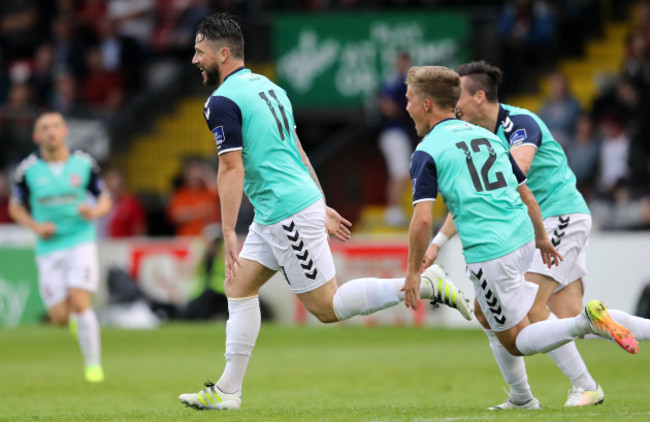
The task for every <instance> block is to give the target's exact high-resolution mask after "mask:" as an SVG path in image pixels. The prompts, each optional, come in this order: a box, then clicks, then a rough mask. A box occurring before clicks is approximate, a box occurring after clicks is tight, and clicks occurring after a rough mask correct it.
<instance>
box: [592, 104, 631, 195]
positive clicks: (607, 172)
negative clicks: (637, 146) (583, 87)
mask: <svg viewBox="0 0 650 422" xmlns="http://www.w3.org/2000/svg"><path fill="white" fill-rule="evenodd" d="M600 129H601V131H602V132H603V136H604V137H603V143H602V148H601V151H600V165H599V167H600V175H599V178H598V187H599V189H600V191H601V192H602V193H604V194H606V195H613V194H614V193H615V192H614V191H615V188H616V187H617V186H618V185H619V184H620V182H621V181H623V180H625V179H626V178H627V177H628V175H629V168H628V152H629V149H630V138H629V137H628V135H627V133H626V130H625V126H624V125H623V122H622V121H621V118H620V117H619V116H617V115H615V114H608V115H606V116H604V117H603V119H602V120H601V122H600Z"/></svg>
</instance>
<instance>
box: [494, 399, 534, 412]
mask: <svg viewBox="0 0 650 422" xmlns="http://www.w3.org/2000/svg"><path fill="white" fill-rule="evenodd" d="M541 409H542V405H541V404H540V403H539V400H537V399H536V398H535V397H533V398H532V399H530V400H528V401H527V402H526V403H524V404H515V403H513V402H512V401H510V398H508V400H506V401H504V402H503V403H501V404H497V405H496V406H490V407H488V410H541Z"/></svg>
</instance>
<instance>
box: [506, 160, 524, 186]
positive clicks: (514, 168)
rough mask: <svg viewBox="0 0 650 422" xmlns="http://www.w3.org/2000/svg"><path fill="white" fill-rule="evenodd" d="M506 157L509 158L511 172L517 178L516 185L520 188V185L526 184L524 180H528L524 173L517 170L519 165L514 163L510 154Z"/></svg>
mask: <svg viewBox="0 0 650 422" xmlns="http://www.w3.org/2000/svg"><path fill="white" fill-rule="evenodd" d="M508 157H509V158H510V164H512V172H513V173H514V174H515V177H516V178H517V184H518V185H519V186H521V185H522V184H524V183H526V180H528V179H527V178H526V175H525V174H524V172H523V171H521V169H520V168H519V165H518V164H517V162H516V161H515V158H514V157H513V156H512V154H510V153H508Z"/></svg>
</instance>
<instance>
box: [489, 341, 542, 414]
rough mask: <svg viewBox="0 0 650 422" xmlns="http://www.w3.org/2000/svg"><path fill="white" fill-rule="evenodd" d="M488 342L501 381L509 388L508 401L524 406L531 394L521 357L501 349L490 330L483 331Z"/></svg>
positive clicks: (531, 396) (531, 397) (499, 343)
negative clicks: (499, 372)
mask: <svg viewBox="0 0 650 422" xmlns="http://www.w3.org/2000/svg"><path fill="white" fill-rule="evenodd" d="M484 331H485V334H487V336H488V340H489V341H490V348H491V349H492V354H493V355H494V359H495V360H496V361H497V365H498V366H499V369H500V370H501V375H503V379H504V380H505V381H506V382H507V383H508V387H510V394H509V396H510V401H512V402H513V403H515V404H524V403H527V402H529V401H530V400H531V399H533V393H532V392H531V391H530V386H529V385H528V375H527V374H526V364H525V363H524V358H523V357H522V356H513V355H511V354H510V352H508V350H507V349H506V348H505V347H503V345H502V344H501V342H500V341H499V339H498V338H497V335H496V333H495V332H494V331H492V330H484Z"/></svg>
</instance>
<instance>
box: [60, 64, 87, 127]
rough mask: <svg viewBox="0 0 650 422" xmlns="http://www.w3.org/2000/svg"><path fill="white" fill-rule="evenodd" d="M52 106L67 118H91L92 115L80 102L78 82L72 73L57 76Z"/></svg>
mask: <svg viewBox="0 0 650 422" xmlns="http://www.w3.org/2000/svg"><path fill="white" fill-rule="evenodd" d="M50 106H51V107H52V109H54V110H56V111H58V112H59V113H61V114H62V115H63V116H66V117H67V116H71V117H90V116H91V115H92V113H91V112H90V110H88V107H86V106H84V105H83V104H82V103H81V102H80V101H79V96H78V88H77V81H76V80H75V78H74V76H73V75H72V73H70V72H65V71H64V72H60V73H59V74H58V75H56V76H55V78H54V92H53V93H52V98H51V100H50Z"/></svg>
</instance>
